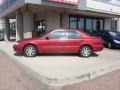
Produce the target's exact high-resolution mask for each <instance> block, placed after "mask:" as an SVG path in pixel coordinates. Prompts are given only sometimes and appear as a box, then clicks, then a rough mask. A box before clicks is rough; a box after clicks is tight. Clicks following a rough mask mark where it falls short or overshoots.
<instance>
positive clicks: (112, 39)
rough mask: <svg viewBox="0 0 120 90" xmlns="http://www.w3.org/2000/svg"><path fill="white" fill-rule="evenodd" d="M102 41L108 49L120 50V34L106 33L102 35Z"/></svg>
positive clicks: (114, 32) (115, 32) (116, 32)
mask: <svg viewBox="0 0 120 90" xmlns="http://www.w3.org/2000/svg"><path fill="white" fill-rule="evenodd" d="M102 39H103V40H104V44H105V45H106V46H107V47H108V48H120V32H118V31H105V32H104V33H103V35H102Z"/></svg>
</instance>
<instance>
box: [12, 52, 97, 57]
mask: <svg viewBox="0 0 120 90" xmlns="http://www.w3.org/2000/svg"><path fill="white" fill-rule="evenodd" d="M14 55H15V56H24V55H23V54H20V53H14ZM37 56H40V57H45V56H50V57H54V56H55V57H56V56H58V57H60V56H61V57H63V56H66V57H67V56H70V57H79V55H78V54H70V53H47V54H37ZM98 56H99V55H98V54H96V53H93V54H92V55H91V56H90V57H98Z"/></svg>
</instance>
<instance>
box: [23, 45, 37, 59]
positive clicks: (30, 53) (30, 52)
mask: <svg viewBox="0 0 120 90" xmlns="http://www.w3.org/2000/svg"><path fill="white" fill-rule="evenodd" d="M36 54H37V49H36V47H35V46H34V45H27V46H25V48H24V55H25V56H26V57H35V56H36Z"/></svg>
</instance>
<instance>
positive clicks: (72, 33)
mask: <svg viewBox="0 0 120 90" xmlns="http://www.w3.org/2000/svg"><path fill="white" fill-rule="evenodd" d="M66 36H67V38H81V35H80V33H78V32H76V31H67V32H66Z"/></svg>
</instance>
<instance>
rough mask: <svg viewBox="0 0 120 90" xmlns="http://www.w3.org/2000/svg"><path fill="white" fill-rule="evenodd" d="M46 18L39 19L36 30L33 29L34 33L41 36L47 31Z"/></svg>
mask: <svg viewBox="0 0 120 90" xmlns="http://www.w3.org/2000/svg"><path fill="white" fill-rule="evenodd" d="M45 24H46V23H45V20H39V21H36V23H35V30H34V31H33V35H35V36H41V35H42V34H44V33H45V30H46V25H45Z"/></svg>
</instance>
